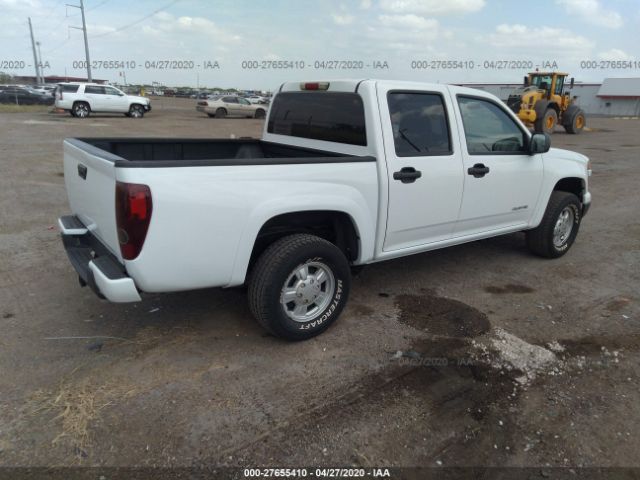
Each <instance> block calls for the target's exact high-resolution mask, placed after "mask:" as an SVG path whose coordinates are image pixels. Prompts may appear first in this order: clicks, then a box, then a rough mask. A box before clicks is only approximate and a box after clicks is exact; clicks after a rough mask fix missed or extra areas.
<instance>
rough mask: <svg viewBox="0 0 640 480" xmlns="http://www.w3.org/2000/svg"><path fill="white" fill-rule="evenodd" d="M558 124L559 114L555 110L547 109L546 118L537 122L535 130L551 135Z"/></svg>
mask: <svg viewBox="0 0 640 480" xmlns="http://www.w3.org/2000/svg"><path fill="white" fill-rule="evenodd" d="M557 124H558V113H557V112H556V111H555V110H554V109H553V108H547V110H546V111H545V112H544V116H543V117H542V118H539V119H537V120H536V121H535V130H536V132H539V133H547V134H549V135H551V134H552V133H553V131H554V130H555V128H556V125H557Z"/></svg>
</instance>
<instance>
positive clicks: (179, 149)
mask: <svg viewBox="0 0 640 480" xmlns="http://www.w3.org/2000/svg"><path fill="white" fill-rule="evenodd" d="M66 142H67V143H69V144H71V145H74V146H76V147H78V148H80V149H82V150H84V151H86V152H87V153H90V154H92V155H95V156H98V157H100V158H102V159H104V160H109V161H112V162H114V163H115V166H116V167H120V168H131V167H136V168H138V167H171V166H176V167H179V166H183V167H184V166H208V165H210V166H215V165H219V166H223V165H276V164H277V165H282V164H301V163H302V164H304V163H344V162H363V161H364V162H371V161H375V159H374V158H373V157H358V156H353V155H344V154H337V153H333V152H329V151H324V150H312V149H307V148H301V147H293V146H288V145H281V144H277V143H272V142H265V141H263V140H259V139H249V138H241V139H195V138H194V139H162V138H68V139H66Z"/></svg>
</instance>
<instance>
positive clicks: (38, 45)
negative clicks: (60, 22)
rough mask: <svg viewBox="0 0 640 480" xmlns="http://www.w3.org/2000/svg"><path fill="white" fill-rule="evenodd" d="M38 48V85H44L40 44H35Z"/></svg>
mask: <svg viewBox="0 0 640 480" xmlns="http://www.w3.org/2000/svg"><path fill="white" fill-rule="evenodd" d="M36 46H37V47H38V65H39V67H40V85H44V65H43V63H42V52H41V51H40V42H36Z"/></svg>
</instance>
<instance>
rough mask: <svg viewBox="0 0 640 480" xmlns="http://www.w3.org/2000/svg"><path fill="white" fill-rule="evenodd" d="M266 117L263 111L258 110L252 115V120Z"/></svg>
mask: <svg viewBox="0 0 640 480" xmlns="http://www.w3.org/2000/svg"><path fill="white" fill-rule="evenodd" d="M266 116H267V112H265V111H264V109H262V108H259V109H258V110H256V113H255V114H254V118H264V117H266Z"/></svg>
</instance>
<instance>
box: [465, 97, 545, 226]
mask: <svg viewBox="0 0 640 480" xmlns="http://www.w3.org/2000/svg"><path fill="white" fill-rule="evenodd" d="M455 101H456V102H457V105H459V108H458V109H456V115H457V118H458V123H459V125H461V126H462V128H463V133H464V136H463V137H462V138H463V140H462V144H463V146H462V149H463V159H464V198H463V201H462V208H461V209H460V218H459V220H458V225H457V226H456V231H455V235H456V236H466V235H474V234H479V233H482V232H489V231H491V230H499V229H503V228H514V227H518V226H526V225H527V224H528V222H529V220H530V218H531V215H532V213H533V211H534V209H535V206H536V204H537V201H538V195H539V193H540V188H541V187H542V175H543V168H542V155H529V154H528V153H527V149H528V148H527V146H528V141H529V134H528V132H526V131H525V129H524V128H523V127H522V125H521V124H520V123H519V122H517V121H516V120H515V119H514V118H513V117H514V116H513V114H512V113H511V112H510V111H509V110H508V109H507V108H506V106H504V105H503V104H501V103H500V102H498V101H496V100H493V99H490V98H486V97H475V96H469V95H457V96H455Z"/></svg>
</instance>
